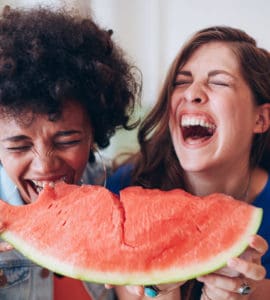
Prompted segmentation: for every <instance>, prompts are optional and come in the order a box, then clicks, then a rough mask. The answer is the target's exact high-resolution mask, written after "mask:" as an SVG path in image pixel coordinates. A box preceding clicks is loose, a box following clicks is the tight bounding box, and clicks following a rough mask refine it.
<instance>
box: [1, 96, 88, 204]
mask: <svg viewBox="0 0 270 300" xmlns="http://www.w3.org/2000/svg"><path fill="white" fill-rule="evenodd" d="M30 116H31V114H30ZM0 128H1V130H0V159H1V163H2V165H3V167H4V168H5V170H6V172H7V173H8V175H9V176H10V178H11V179H12V180H13V182H14V183H15V184H16V186H17V188H18V189H19V191H20V194H21V197H22V198H23V200H24V201H25V202H26V203H30V202H33V201H34V200H35V199H36V198H37V195H38V193H39V192H40V190H41V189H42V188H43V186H44V184H51V183H55V182H57V181H59V180H64V181H66V182H68V183H78V182H79V180H80V178H81V176H82V173H83V171H84V168H85V166H86V164H87V161H88V158H89V153H90V149H91V145H92V131H91V126H90V122H89V120H88V118H87V115H86V113H85V112H84V110H83V108H82V107H80V106H79V105H78V104H77V103H76V104H75V103H73V102H71V101H70V102H68V104H67V105H66V106H65V108H64V110H63V113H62V116H61V118H60V119H58V120H57V121H49V120H48V116H47V115H37V116H35V118H34V119H33V120H32V121H31V122H30V123H29V124H26V123H22V122H17V121H16V120H14V119H11V118H4V119H0Z"/></svg>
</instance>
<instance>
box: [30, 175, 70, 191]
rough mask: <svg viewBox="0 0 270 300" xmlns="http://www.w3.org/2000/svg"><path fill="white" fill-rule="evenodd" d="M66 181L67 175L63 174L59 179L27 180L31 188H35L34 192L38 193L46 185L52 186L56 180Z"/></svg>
mask: <svg viewBox="0 0 270 300" xmlns="http://www.w3.org/2000/svg"><path fill="white" fill-rule="evenodd" d="M62 181H64V182H67V177H66V176H63V177H61V178H60V179H57V180H55V181H38V180H29V182H30V184H31V186H32V188H33V189H34V190H35V192H36V193H37V194H39V193H40V192H41V191H42V190H43V189H44V187H45V186H46V185H49V186H54V185H55V184H56V183H57V182H62Z"/></svg>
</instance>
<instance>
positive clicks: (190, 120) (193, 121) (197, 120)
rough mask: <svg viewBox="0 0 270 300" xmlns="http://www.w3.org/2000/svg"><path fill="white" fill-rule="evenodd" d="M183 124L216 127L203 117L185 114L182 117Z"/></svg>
mask: <svg viewBox="0 0 270 300" xmlns="http://www.w3.org/2000/svg"><path fill="white" fill-rule="evenodd" d="M181 126H182V127H185V126H202V127H207V128H211V129H214V128H215V125H214V124H212V123H210V122H208V121H206V120H205V119H204V118H202V117H194V116H192V117H191V116H183V117H182V119H181Z"/></svg>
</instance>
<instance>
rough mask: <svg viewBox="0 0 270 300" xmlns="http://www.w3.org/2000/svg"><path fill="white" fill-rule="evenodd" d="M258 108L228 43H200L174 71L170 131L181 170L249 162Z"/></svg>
mask: <svg viewBox="0 0 270 300" xmlns="http://www.w3.org/2000/svg"><path fill="white" fill-rule="evenodd" d="M257 120H258V108H257V106H255V104H254V99H253V94H252V91H251V89H250V88H249V86H248V85H247V83H246V82H245V80H244V78H243V76H242V74H241V71H240V66H239V63H238V60H237V57H236V55H235V54H234V53H233V51H232V50H231V49H230V48H229V45H228V44H226V43H222V42H211V43H208V44H205V45H202V46H201V47H200V48H198V49H197V50H196V51H195V52H194V53H193V55H192V56H191V57H190V58H189V60H188V61H187V63H186V64H185V65H184V66H183V67H182V68H181V69H179V70H178V72H177V75H176V78H175V88H174V91H173V94H172V98H171V112H170V122H169V124H170V132H171V137H172V141H173V145H174V148H175V151H176V154H177V156H178V159H179V161H180V163H181V165H182V167H183V168H184V170H185V171H187V172H188V171H192V172H198V171H199V172H200V171H208V170H212V168H213V167H214V168H219V167H220V168H221V169H222V168H223V167H225V166H228V165H229V164H230V165H231V166H234V167H239V164H240V165H242V166H243V164H244V165H245V166H246V165H247V164H248V163H249V154H250V147H251V142H252V138H253V134H254V132H256V126H257V123H256V122H257Z"/></svg>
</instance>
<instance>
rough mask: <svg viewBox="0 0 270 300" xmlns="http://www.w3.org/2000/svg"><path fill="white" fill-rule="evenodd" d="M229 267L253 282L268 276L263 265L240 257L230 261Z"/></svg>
mask: <svg viewBox="0 0 270 300" xmlns="http://www.w3.org/2000/svg"><path fill="white" fill-rule="evenodd" d="M228 266H229V267H231V268H233V269H235V270H236V271H238V272H240V273H241V274H243V275H244V276H245V277H247V278H250V279H253V280H262V279H264V278H265V275H266V270H265V268H264V267H263V266H262V265H260V264H257V263H254V262H248V261H246V260H243V259H241V258H238V257H235V258H231V259H229V260H228Z"/></svg>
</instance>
